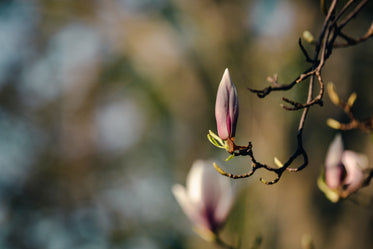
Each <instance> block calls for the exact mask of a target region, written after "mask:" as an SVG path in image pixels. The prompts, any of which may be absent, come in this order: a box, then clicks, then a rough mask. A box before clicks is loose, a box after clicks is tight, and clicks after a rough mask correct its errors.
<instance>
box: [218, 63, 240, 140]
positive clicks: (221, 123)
mask: <svg viewBox="0 0 373 249" xmlns="http://www.w3.org/2000/svg"><path fill="white" fill-rule="evenodd" d="M215 117H216V124H217V127H218V134H219V137H220V138H221V139H223V140H226V139H228V138H233V137H234V135H235V133H236V125H237V118H238V96H237V91H236V88H235V86H234V85H233V83H232V80H231V77H230V75H229V71H228V68H227V69H225V71H224V74H223V78H222V79H221V81H220V84H219V88H218V92H217V95H216V104H215Z"/></svg>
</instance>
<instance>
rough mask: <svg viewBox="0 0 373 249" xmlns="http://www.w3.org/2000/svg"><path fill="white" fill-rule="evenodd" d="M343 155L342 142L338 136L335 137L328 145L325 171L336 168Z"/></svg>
mask: <svg viewBox="0 0 373 249" xmlns="http://www.w3.org/2000/svg"><path fill="white" fill-rule="evenodd" d="M342 153H343V142H342V137H341V135H340V134H338V135H336V136H335V138H334V140H333V142H332V143H331V144H330V146H329V149H328V152H327V154H326V160H325V166H326V169H328V168H333V167H337V166H338V164H340V162H341V159H342Z"/></svg>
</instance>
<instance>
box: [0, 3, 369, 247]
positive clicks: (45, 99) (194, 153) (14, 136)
mask: <svg viewBox="0 0 373 249" xmlns="http://www.w3.org/2000/svg"><path fill="white" fill-rule="evenodd" d="M372 10H373V4H372V2H369V3H368V5H367V7H366V8H365V10H364V11H363V12H362V13H361V14H360V15H359V17H358V18H356V20H354V21H353V22H352V23H351V24H350V25H349V26H348V27H346V28H347V30H348V31H349V32H351V34H352V36H356V37H358V36H360V35H362V34H364V33H365V31H366V30H367V28H368V27H369V25H370V22H371V21H372V20H371V13H372ZM322 20H323V16H322V14H321V12H320V10H319V3H318V1H310V0H309V1H291V0H286V1H284V0H282V1H280V0H262V1H259V0H252V1H243V0H237V1H218V0H215V1H214V0H168V1H167V0H108V1H100V0H97V1H83V0H79V1H76V0H64V1H60V0H29V1H21V0H18V1H10V0H8V1H1V2H0V44H1V49H0V247H1V248H90V249H94V248H131V249H132V248H142V249H153V248H154V249H155V248H196V247H199V248H215V247H214V245H210V244H208V243H207V242H205V241H203V240H201V239H200V238H199V237H198V236H196V235H195V233H194V232H193V231H192V228H191V224H190V222H189V221H188V220H187V218H186V217H185V215H184V214H183V213H182V211H181V209H180V207H179V206H178V205H177V203H176V201H175V200H174V198H173V196H172V194H171V186H172V185H173V184H174V183H176V182H179V183H183V184H184V182H185V175H186V174H187V172H188V170H189V168H190V166H191V165H192V162H193V161H194V160H195V159H197V158H203V159H207V158H214V159H215V160H223V159H224V158H226V156H227V155H225V154H221V153H222V152H221V151H220V150H217V149H216V148H214V147H213V146H212V145H211V144H210V143H209V142H208V140H207V139H206V134H207V132H208V130H209V129H211V130H216V128H215V127H216V125H215V120H214V104H215V94H216V90H217V87H218V83H219V81H220V79H221V76H222V74H223V71H224V69H225V68H226V67H229V69H230V73H231V76H232V80H233V82H234V83H235V85H236V87H237V90H238V95H239V98H240V108H241V109H240V117H239V123H238V127H237V136H236V137H237V141H238V143H241V144H246V143H247V142H248V141H252V142H253V144H254V146H255V151H256V157H257V158H258V159H259V160H260V161H263V162H267V163H272V161H273V156H277V157H278V158H279V159H280V160H281V158H286V157H287V156H288V155H289V153H291V151H292V150H293V149H294V146H296V139H295V132H296V129H297V120H298V119H299V115H300V112H287V111H284V110H283V109H282V108H281V107H280V106H279V104H280V103H281V98H282V97H283V96H286V97H289V98H292V99H295V100H297V101H301V102H304V100H305V98H306V96H305V95H306V91H307V89H306V88H307V87H306V86H302V85H299V86H297V87H296V88H295V90H294V91H292V92H289V93H283V92H282V93H281V92H280V93H274V94H272V95H271V96H269V97H267V98H266V99H264V100H263V99H258V98H257V97H256V96H255V95H253V94H251V93H250V92H249V91H248V90H247V88H248V87H250V88H263V87H264V86H266V85H267V84H268V83H267V82H266V77H267V76H269V75H273V74H275V73H278V74H279V81H280V82H288V81H290V80H292V79H293V78H294V77H295V76H296V75H298V74H299V73H300V72H301V71H303V70H304V69H305V68H306V67H307V65H306V62H305V60H304V57H303V55H302V53H301V51H300V49H299V47H298V45H297V42H298V38H299V37H300V36H301V34H302V32H303V31H304V30H306V29H307V30H310V31H311V32H313V33H314V34H317V33H318V32H319V30H320V27H321V23H322ZM309 48H310V49H311V47H309ZM372 58H373V49H372V42H371V41H370V40H369V41H367V42H365V43H363V44H361V45H359V46H356V47H352V48H348V49H339V50H336V51H335V53H334V54H333V55H332V58H330V60H329V61H328V62H327V65H326V67H325V69H324V71H323V73H324V76H325V79H326V80H328V81H329V80H330V81H333V82H334V83H335V85H336V87H337V91H338V93H339V94H340V96H341V97H343V96H344V97H345V98H347V97H348V95H349V94H350V93H351V92H352V91H355V92H356V93H357V95H358V99H357V101H356V104H355V107H356V109H357V110H358V112H357V114H358V116H359V117H360V118H364V117H367V116H370V115H372V114H373V113H372V110H373V102H372V97H371V95H372V92H373V85H372V74H371V72H372V71H371V68H372V64H373V59H372ZM329 117H332V118H335V119H337V120H341V121H343V120H347V119H346V117H345V116H344V113H343V111H342V110H339V109H338V108H337V107H335V106H333V105H332V104H331V103H330V101H329V100H327V99H326V98H325V105H324V107H322V108H321V107H320V108H319V107H315V108H313V109H312V110H311V113H310V117H309V119H308V120H307V123H306V126H305V132H304V137H305V139H304V140H305V141H304V146H305V148H306V149H307V150H308V153H309V157H310V165H309V166H308V167H307V168H306V169H305V170H303V171H302V172H300V173H293V174H292V173H286V174H285V175H284V176H283V178H282V179H281V180H280V182H279V183H278V184H276V185H273V186H266V185H264V184H261V183H260V182H259V181H258V178H259V176H258V175H256V176H255V177H253V178H250V179H246V180H242V181H234V182H233V184H235V185H237V187H238V188H240V189H241V192H240V196H239V198H238V201H237V204H236V205H235V207H234V209H233V213H232V215H231V217H230V219H229V221H228V224H227V227H226V230H225V234H224V237H225V238H226V240H228V241H232V242H234V241H235V240H237V239H238V238H239V237H240V238H241V239H242V248H250V246H251V245H252V244H253V243H254V241H255V239H256V238H257V237H258V236H261V237H262V239H263V243H262V246H261V248H300V247H301V240H302V238H306V237H305V236H311V237H312V239H313V241H314V244H315V247H316V248H339V249H343V248H362V249H363V248H370V245H371V244H372V243H373V237H372V236H371V234H372V232H373V211H372V206H373V199H372V196H373V191H372V187H367V188H365V189H363V190H362V191H360V192H359V193H358V194H356V195H354V196H352V197H351V198H350V199H349V200H346V201H343V202H341V203H338V204H332V203H330V202H329V201H328V200H327V199H326V198H325V197H324V196H323V194H322V193H321V192H320V191H319V190H318V189H317V186H316V180H317V177H318V175H319V172H320V169H321V167H322V164H323V161H324V157H325V154H326V149H327V146H328V144H329V142H330V141H331V140H332V138H333V137H334V135H335V131H334V130H332V129H330V128H328V127H327V126H326V124H325V121H326V119H327V118H329ZM344 139H345V145H346V147H347V148H348V149H352V150H355V151H358V152H362V153H366V154H367V155H368V157H369V160H370V162H373V154H372V150H373V143H372V142H371V141H370V138H369V135H367V134H362V133H360V132H358V131H350V132H346V133H344ZM246 160H247V159H246V158H244V159H241V158H237V159H234V160H232V161H230V162H229V163H220V164H219V165H222V167H225V168H229V171H230V172H236V173H239V172H245V171H247V167H248V165H249V162H248V161H246ZM370 165H372V163H370ZM259 175H260V174H259ZM262 176H263V177H266V178H271V177H273V176H271V175H267V174H266V173H263V175H262Z"/></svg>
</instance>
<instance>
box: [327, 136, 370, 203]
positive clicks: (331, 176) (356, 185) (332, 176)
mask: <svg viewBox="0 0 373 249" xmlns="http://www.w3.org/2000/svg"><path fill="white" fill-rule="evenodd" d="M367 168H368V160H367V158H366V156H365V155H363V154H359V153H356V152H354V151H350V150H344V148H343V142H342V138H341V135H337V136H336V137H335V139H334V140H333V142H332V143H331V144H330V146H329V149H328V153H327V156H326V160H325V183H326V186H327V187H328V188H329V190H330V191H333V193H334V194H332V195H331V196H334V198H332V199H333V200H335V201H338V200H339V198H346V197H347V196H349V195H350V194H351V193H353V192H355V191H357V190H358V189H360V188H361V187H362V186H363V184H364V182H365V181H366V179H367V174H366V173H367V172H368V171H367ZM324 192H325V191H324Z"/></svg>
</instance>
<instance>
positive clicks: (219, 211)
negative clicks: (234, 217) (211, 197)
mask: <svg viewBox="0 0 373 249" xmlns="http://www.w3.org/2000/svg"><path fill="white" fill-rule="evenodd" d="M221 178H223V177H221ZM235 196H236V192H235V190H234V189H232V188H231V186H230V185H229V188H227V189H226V190H225V191H224V193H223V194H222V196H221V198H220V200H219V203H218V206H217V207H216V211H215V219H216V222H217V224H219V225H222V224H223V223H224V222H225V220H226V219H227V217H228V215H229V212H230V210H231V208H232V206H233V203H234V200H235Z"/></svg>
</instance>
